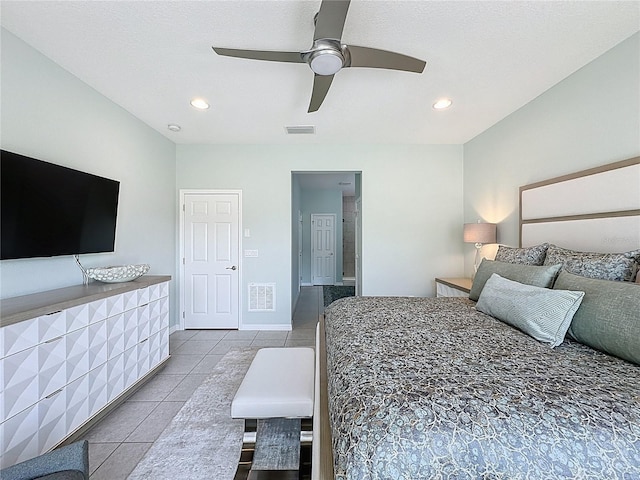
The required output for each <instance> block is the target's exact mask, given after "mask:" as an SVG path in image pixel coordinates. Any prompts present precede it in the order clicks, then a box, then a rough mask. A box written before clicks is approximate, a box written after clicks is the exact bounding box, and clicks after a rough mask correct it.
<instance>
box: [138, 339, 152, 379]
mask: <svg viewBox="0 0 640 480" xmlns="http://www.w3.org/2000/svg"><path fill="white" fill-rule="evenodd" d="M137 348H138V375H139V376H140V377H142V376H143V375H146V374H147V372H148V371H149V369H150V366H151V364H150V358H149V354H150V351H149V338H147V339H146V340H143V341H142V342H140V343H139V344H138V347H137Z"/></svg>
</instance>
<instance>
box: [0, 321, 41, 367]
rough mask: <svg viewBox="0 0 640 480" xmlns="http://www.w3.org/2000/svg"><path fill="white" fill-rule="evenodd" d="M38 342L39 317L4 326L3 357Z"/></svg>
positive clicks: (33, 345)
mask: <svg viewBox="0 0 640 480" xmlns="http://www.w3.org/2000/svg"><path fill="white" fill-rule="evenodd" d="M37 344H38V319H37V318H32V319H31V320H25V321H24V322H20V323H14V324H13V325H7V326H6V327H2V345H1V346H0V348H1V349H2V351H1V352H0V354H1V356H2V357H7V356H9V355H13V354H14V353H18V352H21V351H22V350H26V349H27V348H31V347H35V346H36V345H37Z"/></svg>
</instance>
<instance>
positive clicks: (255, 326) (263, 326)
mask: <svg viewBox="0 0 640 480" xmlns="http://www.w3.org/2000/svg"><path fill="white" fill-rule="evenodd" d="M291 329H292V327H291V324H290V323H274V324H253V323H252V324H247V325H242V326H240V328H238V330H278V331H280V330H291Z"/></svg>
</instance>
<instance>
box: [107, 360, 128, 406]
mask: <svg viewBox="0 0 640 480" xmlns="http://www.w3.org/2000/svg"><path fill="white" fill-rule="evenodd" d="M107 372H108V374H107V375H108V380H107V395H108V396H107V400H108V401H109V402H110V401H112V400H114V399H115V398H116V397H117V396H118V395H120V394H121V393H122V392H123V391H124V354H122V353H121V354H120V355H118V356H117V357H114V358H110V359H109V361H108V362H107Z"/></svg>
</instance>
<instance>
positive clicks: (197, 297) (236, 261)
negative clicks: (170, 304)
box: [180, 190, 241, 329]
mask: <svg viewBox="0 0 640 480" xmlns="http://www.w3.org/2000/svg"><path fill="white" fill-rule="evenodd" d="M180 197H181V207H180V211H181V222H180V243H181V247H180V251H181V253H182V261H181V265H180V267H181V268H180V283H181V288H180V291H181V296H180V300H181V309H180V310H181V312H182V315H181V317H182V318H181V319H180V320H181V326H182V328H185V329H190V328H197V329H215V328H224V329H237V328H238V327H239V323H240V288H239V287H240V227H241V225H240V212H241V192H240V191H188V190H184V191H181V192H180Z"/></svg>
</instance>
